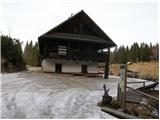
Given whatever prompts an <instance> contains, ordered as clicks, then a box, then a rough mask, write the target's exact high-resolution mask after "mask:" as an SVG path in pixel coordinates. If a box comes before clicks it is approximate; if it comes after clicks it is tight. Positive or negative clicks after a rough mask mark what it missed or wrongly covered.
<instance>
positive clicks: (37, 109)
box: [1, 72, 119, 119]
mask: <svg viewBox="0 0 160 120" xmlns="http://www.w3.org/2000/svg"><path fill="white" fill-rule="evenodd" d="M1 78H2V80H1V84H2V92H1V93H2V94H1V98H2V101H1V102H2V104H1V105H2V111H1V117H2V118H42V119H43V118H115V117H113V116H111V115H109V114H106V113H104V112H102V111H101V110H100V108H99V107H98V106H97V105H96V104H97V102H99V101H100V100H101V98H102V95H103V89H102V86H103V84H104V83H105V84H106V87H107V88H110V91H109V94H110V95H112V96H116V94H117V84H118V82H119V79H118V78H110V79H108V80H103V79H101V78H91V77H90V78H87V77H83V76H72V75H64V74H63V75H62V74H61V75H60V74H51V73H50V74H49V73H38V72H37V73H36V72H33V73H32V72H22V73H12V74H5V75H1Z"/></svg>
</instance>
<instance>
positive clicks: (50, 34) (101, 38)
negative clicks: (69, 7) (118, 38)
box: [39, 10, 116, 47]
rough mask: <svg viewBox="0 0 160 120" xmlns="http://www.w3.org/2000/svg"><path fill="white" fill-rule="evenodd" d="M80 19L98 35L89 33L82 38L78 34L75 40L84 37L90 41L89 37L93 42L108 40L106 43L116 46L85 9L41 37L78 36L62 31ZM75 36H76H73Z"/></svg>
mask: <svg viewBox="0 0 160 120" xmlns="http://www.w3.org/2000/svg"><path fill="white" fill-rule="evenodd" d="M77 19H78V20H79V21H80V22H82V23H84V24H85V25H87V27H88V28H89V29H90V30H91V31H92V32H93V33H94V34H95V35H96V36H87V35H82V36H81V38H80V37H79V36H78V35H77V39H75V40H82V39H83V38H84V40H85V39H87V40H88V41H89V39H90V40H91V41H92V42H93V41H95V42H104V43H105V41H106V44H108V45H109V47H113V46H116V44H115V43H114V42H113V41H112V40H111V39H110V38H109V37H108V35H107V34H105V32H104V31H103V30H102V29H101V28H100V27H99V26H98V25H97V24H96V23H95V22H94V21H93V20H92V19H91V18H90V17H89V16H88V15H87V14H86V13H85V12H84V11H83V10H81V11H80V12H78V13H77V14H75V15H74V16H71V17H70V18H68V19H67V20H65V21H64V22H62V23H60V24H59V25H57V26H56V27H54V28H52V29H51V30H49V31H48V32H46V33H44V34H43V35H41V36H40V37H39V38H46V37H49V38H56V37H58V38H64V39H65V36H64V35H67V34H68V36H66V39H68V38H74V37H75V38H76V36H75V35H74V34H69V33H61V32H60V31H61V30H62V29H64V26H65V25H70V24H71V23H73V22H74V21H75V20H77ZM73 36H74V37H73Z"/></svg>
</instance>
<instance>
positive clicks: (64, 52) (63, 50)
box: [58, 45, 67, 56]
mask: <svg viewBox="0 0 160 120" xmlns="http://www.w3.org/2000/svg"><path fill="white" fill-rule="evenodd" d="M58 55H64V56H66V55H67V46H62V45H59V46H58Z"/></svg>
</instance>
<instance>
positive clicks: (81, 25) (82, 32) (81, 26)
mask: <svg viewBox="0 0 160 120" xmlns="http://www.w3.org/2000/svg"><path fill="white" fill-rule="evenodd" d="M79 34H80V35H84V34H85V33H84V25H83V24H80V26H79Z"/></svg>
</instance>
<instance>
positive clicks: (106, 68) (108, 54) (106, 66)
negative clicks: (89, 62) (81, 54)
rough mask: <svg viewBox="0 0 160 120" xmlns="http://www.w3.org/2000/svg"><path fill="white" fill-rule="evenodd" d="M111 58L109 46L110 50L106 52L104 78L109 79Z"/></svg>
mask: <svg viewBox="0 0 160 120" xmlns="http://www.w3.org/2000/svg"><path fill="white" fill-rule="evenodd" d="M109 59H110V48H108V52H107V54H106V62H105V71H104V79H108V75H109Z"/></svg>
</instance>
